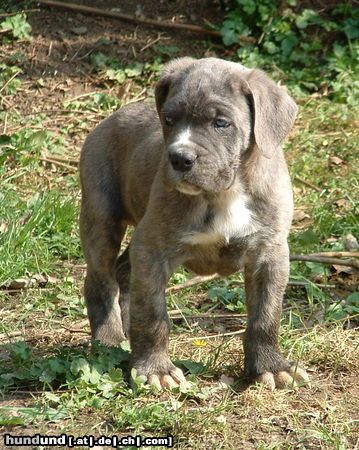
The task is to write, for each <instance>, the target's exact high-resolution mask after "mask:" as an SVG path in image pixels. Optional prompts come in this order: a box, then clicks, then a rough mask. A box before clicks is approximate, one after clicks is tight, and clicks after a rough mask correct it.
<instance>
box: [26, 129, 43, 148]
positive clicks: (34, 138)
mask: <svg viewBox="0 0 359 450" xmlns="http://www.w3.org/2000/svg"><path fill="white" fill-rule="evenodd" d="M46 138H47V131H45V130H40V131H35V133H33V134H32V135H31V136H30V138H29V144H31V145H33V146H34V147H37V148H39V147H41V146H42V145H43V144H44V142H45V140H46Z"/></svg>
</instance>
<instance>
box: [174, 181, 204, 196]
mask: <svg viewBox="0 0 359 450" xmlns="http://www.w3.org/2000/svg"><path fill="white" fill-rule="evenodd" d="M175 187H176V190H177V191H178V192H181V194H185V195H200V194H202V192H203V189H201V188H200V187H199V186H195V185H194V184H191V183H186V182H185V181H182V182H181V183H177V184H176V186H175Z"/></svg>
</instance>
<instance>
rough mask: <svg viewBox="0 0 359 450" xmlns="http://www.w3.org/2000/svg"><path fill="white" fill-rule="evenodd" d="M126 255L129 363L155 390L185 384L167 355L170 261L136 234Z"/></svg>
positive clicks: (183, 378)
mask: <svg viewBox="0 0 359 450" xmlns="http://www.w3.org/2000/svg"><path fill="white" fill-rule="evenodd" d="M136 231H137V230H136ZM130 256H131V267H132V270H131V288H130V295H131V300H130V343H131V351H132V357H131V359H132V362H131V366H132V367H134V368H135V369H136V370H137V372H138V373H139V374H140V375H146V376H147V381H148V383H149V384H153V385H155V386H157V387H158V388H159V389H161V388H170V387H173V386H177V385H179V384H180V383H185V382H186V379H185V377H184V375H183V373H182V371H181V370H180V369H179V368H177V367H176V366H175V365H174V364H173V363H172V362H171V360H170V359H169V356H168V338H169V331H170V324H169V319H168V315H167V308H166V300H165V289H166V285H167V282H168V279H169V277H170V274H171V270H170V264H169V262H168V261H167V260H166V259H165V258H164V257H163V254H161V253H160V252H159V251H157V250H156V248H154V247H153V246H149V245H148V244H146V243H144V242H140V239H136V234H135V236H134V239H133V242H132V243H131V248H130Z"/></svg>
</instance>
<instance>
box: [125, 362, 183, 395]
mask: <svg viewBox="0 0 359 450" xmlns="http://www.w3.org/2000/svg"><path fill="white" fill-rule="evenodd" d="M133 367H134V368H135V369H136V370H137V373H138V374H139V375H145V376H146V377H147V383H148V384H150V385H152V386H156V388H157V389H158V390H162V389H169V390H171V389H173V388H176V387H178V386H186V385H187V380H186V378H185V376H184V375H183V372H182V370H181V369H179V368H178V367H176V366H175V365H174V364H173V363H172V362H171V361H170V360H169V359H167V360H165V361H163V360H157V361H156V362H153V361H151V359H149V360H147V361H145V362H142V363H137V364H136V363H134V364H133Z"/></svg>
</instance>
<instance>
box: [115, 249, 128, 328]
mask: <svg viewBox="0 0 359 450" xmlns="http://www.w3.org/2000/svg"><path fill="white" fill-rule="evenodd" d="M129 250H130V247H129V246H128V247H127V248H126V250H125V251H124V252H123V253H122V254H121V255H120V256H119V257H118V258H117V261H116V278H117V282H118V284H119V286H120V307H121V317H122V327H123V332H124V334H125V336H126V337H128V336H129V327H130V277H131V263H130V252H129Z"/></svg>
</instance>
